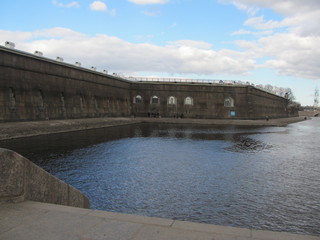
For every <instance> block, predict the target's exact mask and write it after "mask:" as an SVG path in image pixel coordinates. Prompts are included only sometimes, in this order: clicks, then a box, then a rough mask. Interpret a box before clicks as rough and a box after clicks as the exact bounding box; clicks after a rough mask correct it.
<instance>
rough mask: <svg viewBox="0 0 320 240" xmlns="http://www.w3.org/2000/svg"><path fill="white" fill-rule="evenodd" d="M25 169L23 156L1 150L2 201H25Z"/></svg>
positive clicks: (0, 194)
mask: <svg viewBox="0 0 320 240" xmlns="http://www.w3.org/2000/svg"><path fill="white" fill-rule="evenodd" d="M24 167H25V164H24V160H23V157H22V156H21V155H19V154H17V153H15V152H13V151H10V150H6V149H2V148H0V200H7V199H10V200H16V201H19V200H20V201H23V200H24V194H25V184H24V173H25V172H24Z"/></svg>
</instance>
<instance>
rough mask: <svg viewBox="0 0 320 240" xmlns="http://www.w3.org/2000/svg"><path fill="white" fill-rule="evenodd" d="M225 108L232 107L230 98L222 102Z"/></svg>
mask: <svg viewBox="0 0 320 240" xmlns="http://www.w3.org/2000/svg"><path fill="white" fill-rule="evenodd" d="M224 106H225V107H234V101H233V99H232V98H231V97H228V98H226V99H225V100H224Z"/></svg>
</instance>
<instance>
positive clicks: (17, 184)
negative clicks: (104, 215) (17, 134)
mask: <svg viewBox="0 0 320 240" xmlns="http://www.w3.org/2000/svg"><path fill="white" fill-rule="evenodd" d="M24 200H32V201H38V202H46V203H54V204H61V205H67V206H73V207H83V208H89V205H90V204H89V200H88V198H87V197H86V196H85V195H84V194H82V193H81V192H79V191H78V190H77V189H75V188H73V187H72V186H70V185H68V184H66V183H64V182H62V181H61V180H59V179H57V178H56V177H54V176H52V175H51V174H49V173H48V172H46V171H45V170H43V169H42V168H40V167H38V166H36V165H35V164H33V163H32V162H30V161H29V160H28V159H26V158H24V157H23V156H21V155H19V154H18V153H16V152H13V151H11V150H7V149H3V148H0V201H9V202H21V201H24Z"/></svg>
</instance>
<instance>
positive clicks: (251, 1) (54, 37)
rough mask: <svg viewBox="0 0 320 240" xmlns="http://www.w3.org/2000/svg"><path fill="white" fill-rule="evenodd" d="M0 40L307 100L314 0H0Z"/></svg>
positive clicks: (314, 79) (313, 62) (313, 63)
mask: <svg viewBox="0 0 320 240" xmlns="http://www.w3.org/2000/svg"><path fill="white" fill-rule="evenodd" d="M0 20H1V21H0V44H1V45H4V42H5V41H11V42H14V43H15V44H16V48H17V49H19V50H23V51H27V52H30V53H33V52H34V51H35V50H39V51H42V52H43V53H44V56H45V57H49V58H56V56H60V57H63V58H64V60H65V62H68V63H74V62H75V61H80V62H81V63H82V66H84V67H91V66H95V67H97V69H98V70H101V71H102V70H103V69H107V70H108V71H109V72H116V73H122V74H124V75H125V76H161V77H186V78H198V79H225V80H243V81H250V82H252V83H254V84H257V85H258V84H260V85H267V84H270V85H272V86H277V87H282V88H291V89H292V91H293V93H294V95H295V97H296V100H297V101H298V102H300V103H301V104H302V105H313V100H314V90H315V88H316V87H317V86H318V83H319V74H320V64H319V59H320V29H319V27H318V26H317V25H318V24H317V23H318V22H320V1H319V0H304V1H301V0H268V1H265V0H201V1H200V0H103V1H94V0H33V1H27V0H14V1H13V0H2V1H1V8H0Z"/></svg>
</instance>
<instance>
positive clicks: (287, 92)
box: [285, 88, 296, 103]
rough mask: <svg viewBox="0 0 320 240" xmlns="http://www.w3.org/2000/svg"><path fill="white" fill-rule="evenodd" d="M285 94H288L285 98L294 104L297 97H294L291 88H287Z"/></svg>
mask: <svg viewBox="0 0 320 240" xmlns="http://www.w3.org/2000/svg"><path fill="white" fill-rule="evenodd" d="M285 92H286V93H285V98H287V99H288V100H289V102H290V103H292V102H294V100H296V97H295V96H294V95H293V92H292V90H291V88H286V90H285Z"/></svg>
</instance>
